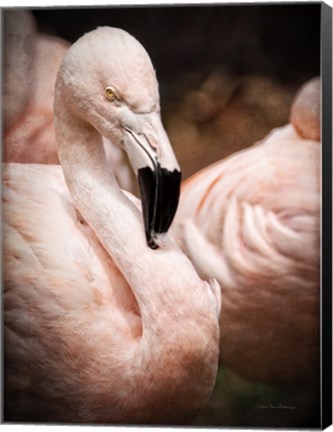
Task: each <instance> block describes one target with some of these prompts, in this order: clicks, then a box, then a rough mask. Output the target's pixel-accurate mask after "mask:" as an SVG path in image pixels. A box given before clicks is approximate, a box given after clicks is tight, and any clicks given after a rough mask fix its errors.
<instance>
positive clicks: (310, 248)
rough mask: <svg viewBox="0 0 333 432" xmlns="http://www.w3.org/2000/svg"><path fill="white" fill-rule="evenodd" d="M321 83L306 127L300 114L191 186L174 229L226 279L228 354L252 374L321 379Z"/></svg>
mask: <svg viewBox="0 0 333 432" xmlns="http://www.w3.org/2000/svg"><path fill="white" fill-rule="evenodd" d="M319 88H320V83H319V80H314V81H311V82H310V84H309V85H308V86H305V87H304V88H303V89H302V91H301V92H300V93H299V94H298V95H297V98H296V101H295V102H294V104H293V107H292V112H291V119H292V122H293V119H297V126H296V128H297V130H299V129H302V130H303V134H302V136H300V135H299V134H298V132H297V131H296V129H295V126H294V123H291V124H288V125H286V126H284V127H281V128H279V129H275V130H273V131H272V132H271V133H270V134H269V135H268V136H267V137H266V138H265V139H264V140H263V141H261V142H259V143H257V144H255V145H254V146H252V147H251V148H248V149H246V150H243V151H241V152H238V153H236V154H234V155H232V156H230V157H229V158H227V159H225V160H222V161H220V162H217V163H216V164H214V165H212V166H210V167H208V168H206V169H203V170H202V171H200V172H199V173H197V174H195V175H194V176H192V177H191V178H189V179H188V180H187V181H186V182H185V183H184V185H183V187H182V194H181V200H180V206H179V209H178V212H177V216H176V221H175V228H174V233H175V234H176V236H177V237H178V239H179V241H180V244H181V246H182V248H183V250H184V251H185V252H186V254H187V255H188V256H189V257H190V258H191V260H192V262H193V263H194V265H195V267H196V269H197V270H198V272H199V274H200V275H201V276H202V277H204V278H206V279H209V278H216V279H217V280H218V282H219V283H220V285H221V289H222V295H223V306H222V316H221V342H220V358H221V361H222V363H223V364H225V365H226V366H228V367H230V368H231V369H233V370H235V371H236V372H237V373H239V374H240V375H241V376H242V377H244V378H246V379H248V380H252V381H263V382H266V383H271V384H281V385H282V384H283V385H308V384H310V385H313V384H318V379H319V375H318V374H319V372H318V371H319V323H320V321H319V313H320V311H319V298H320V297H319V292H320V152H321V148H320V143H319V142H318V141H317V140H315V139H317V138H318V131H319V130H320V124H318V121H319V116H318V112H317V111H318V109H319V106H320V100H319V98H320V92H319ZM309 107H311V110H309ZM313 107H316V109H313ZM309 111H310V112H309ZM302 124H303V125H304V126H303V127H301V126H300V125H302ZM318 139H319V138H318Z"/></svg>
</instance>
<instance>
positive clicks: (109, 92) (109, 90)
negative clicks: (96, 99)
mask: <svg viewBox="0 0 333 432" xmlns="http://www.w3.org/2000/svg"><path fill="white" fill-rule="evenodd" d="M105 97H106V99H108V100H109V101H114V100H116V99H119V98H118V95H117V93H116V91H115V89H114V88H113V87H106V88H105Z"/></svg>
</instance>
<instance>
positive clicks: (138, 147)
mask: <svg viewBox="0 0 333 432" xmlns="http://www.w3.org/2000/svg"><path fill="white" fill-rule="evenodd" d="M123 128H124V131H125V140H124V142H125V150H126V151H127V154H128V157H129V160H130V163H131V165H132V168H133V169H134V172H135V173H136V175H137V178H138V182H139V187H140V194H141V203H142V214H143V219H144V226H145V233H146V239H147V244H148V246H149V247H150V248H152V249H157V248H158V237H159V235H160V234H163V233H166V232H167V231H168V229H169V227H170V225H171V223H172V220H173V218H174V216H175V213H176V210H177V207H178V201H179V195H180V182H181V172H180V169H179V165H178V163H177V160H176V158H175V155H174V152H173V150H172V147H171V145H170V142H169V139H168V136H167V134H166V132H165V130H164V128H163V125H162V122H161V119H160V116H159V114H157V113H150V114H146V115H142V116H140V121H139V122H138V123H137V124H136V127H135V128H134V127H128V126H124V127H123Z"/></svg>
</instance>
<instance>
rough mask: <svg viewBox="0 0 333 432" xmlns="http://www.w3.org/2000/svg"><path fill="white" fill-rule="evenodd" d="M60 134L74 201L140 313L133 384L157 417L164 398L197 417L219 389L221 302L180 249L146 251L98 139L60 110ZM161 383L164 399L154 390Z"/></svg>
mask: <svg viewBox="0 0 333 432" xmlns="http://www.w3.org/2000/svg"><path fill="white" fill-rule="evenodd" d="M56 132H57V140H58V145H59V158H60V162H61V165H62V169H63V173H64V177H65V180H66V183H67V185H68V188H69V190H70V193H71V194H72V196H73V199H74V201H75V203H76V205H77V207H78V209H79V210H80V212H81V213H82V216H83V217H84V218H85V220H86V222H87V223H88V224H89V225H90V226H91V228H92V229H93V230H94V231H95V233H96V235H97V237H98V238H99V240H100V241H101V243H102V244H103V245H104V247H105V249H106V251H107V252H108V253H109V255H110V256H112V259H113V260H114V262H115V263H116V264H117V266H118V268H119V269H120V271H121V272H122V273H123V275H124V277H125V278H126V280H127V282H128V283H129V285H130V286H131V288H132V290H133V293H134V295H135V297H136V300H137V303H138V306H139V309H140V313H141V317H142V337H141V339H140V340H139V342H140V343H138V344H137V343H134V344H132V345H131V349H129V348H130V347H129V346H128V347H127V351H126V355H127V356H129V357H130V362H131V371H132V376H133V377H135V382H136V383H138V385H140V386H141V387H142V385H145V386H146V387H147V388H146V389H145V394H146V401H145V403H146V404H147V406H150V407H152V409H155V408H154V407H157V406H162V402H163V401H164V399H165V392H167V393H168V394H169V396H170V406H174V405H175V406H174V408H173V409H174V410H175V412H177V411H178V408H177V407H178V402H177V397H178V396H179V397H180V398H181V399H182V400H183V399H184V400H187V401H188V406H187V407H186V403H185V402H182V404H181V405H180V406H181V407H182V411H184V412H187V411H188V412H192V411H193V410H195V409H196V408H197V407H199V406H200V405H202V403H203V401H206V400H207V399H208V397H209V396H210V393H211V390H212V386H213V383H214V381H215V376H216V370H217V358H218V333H219V330H218V320H217V313H216V314H215V310H216V309H215V308H214V306H212V305H213V304H216V306H217V308H218V307H219V305H218V301H217V299H216V297H215V298H214V294H213V293H212V289H211V287H209V286H208V284H207V286H204V283H203V282H202V281H201V280H200V279H199V277H198V276H197V274H196V272H195V271H194V269H193V267H192V265H191V264H190V262H189V261H188V260H187V258H186V257H185V256H184V255H183V254H182V253H181V252H180V250H179V249H178V248H176V247H175V246H172V245H168V246H167V247H165V248H161V249H159V250H157V251H153V250H151V249H150V248H148V246H147V245H146V239H145V235H144V227H143V221H142V216H141V214H140V212H139V210H138V209H137V208H136V207H135V206H134V204H133V203H131V202H130V201H129V199H128V198H127V197H126V195H125V194H124V193H123V192H122V191H121V189H120V188H119V186H118V184H117V182H116V180H115V177H114V176H113V174H112V170H111V168H110V169H109V168H108V166H107V162H106V158H105V154H104V148H103V146H102V140H101V136H100V135H99V134H98V132H97V131H96V130H95V129H94V128H93V127H91V126H90V125H89V124H87V123H85V122H83V121H82V120H80V119H78V118H77V117H76V116H75V115H73V114H72V113H69V112H68V110H66V109H65V107H62V108H61V109H59V106H58V107H57V110H56ZM215 295H216V294H215ZM213 311H214V313H213ZM130 353H131V354H130ZM129 357H128V358H129ZM165 364H168V365H169V367H170V373H169V372H166V371H165ZM170 374H171V375H170ZM133 379H134V378H133ZM156 379H158V382H159V386H162V388H165V391H162V392H160V391H158V390H159V388H160V387H159V386H157V387H156V386H154V385H153V384H152V383H154V382H155V380H156ZM133 383H134V381H133ZM143 383H144V384H143ZM170 383H171V384H170ZM156 389H157V390H156ZM156 392H157V393H156ZM141 402H142V401H140V400H138V404H140V403H141ZM138 412H140V410H138ZM178 414H179V413H178Z"/></svg>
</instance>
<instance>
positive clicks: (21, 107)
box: [3, 10, 69, 163]
mask: <svg viewBox="0 0 333 432" xmlns="http://www.w3.org/2000/svg"><path fill="white" fill-rule="evenodd" d="M4 41H5V43H4V147H3V148H4V160H5V161H8V162H22V163H26V162H28V163H32V162H35V163H59V160H58V155H57V146H56V140H55V132H54V124H53V100H54V85H55V80H56V74H57V70H58V68H59V65H60V62H61V60H62V58H63V56H64V54H65V52H66V51H67V49H68V46H69V44H68V43H67V42H65V41H64V40H62V39H59V38H56V37H54V36H48V35H44V34H41V33H38V32H37V30H36V25H35V22H34V19H33V17H32V15H31V14H30V13H28V12H27V11H25V10H9V11H6V12H5V15H4Z"/></svg>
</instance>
